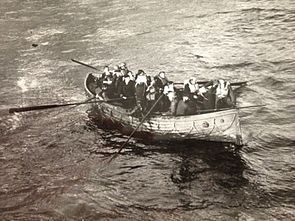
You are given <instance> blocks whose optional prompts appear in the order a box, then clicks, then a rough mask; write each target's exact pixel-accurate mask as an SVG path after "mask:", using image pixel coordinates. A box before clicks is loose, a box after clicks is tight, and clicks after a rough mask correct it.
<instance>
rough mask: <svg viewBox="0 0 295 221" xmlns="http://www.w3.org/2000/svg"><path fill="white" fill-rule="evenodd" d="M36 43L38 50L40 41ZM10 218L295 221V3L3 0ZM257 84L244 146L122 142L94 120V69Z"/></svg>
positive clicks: (3, 135) (0, 194) (0, 153)
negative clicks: (86, 83)
mask: <svg viewBox="0 0 295 221" xmlns="http://www.w3.org/2000/svg"><path fill="white" fill-rule="evenodd" d="M33 44H34V46H36V47H34V46H33ZM0 52H1V53H0V64H1V65H0V102H1V103H0V105H1V106H0V165H1V171H0V220H228V221H231V220H240V221H244V220H245V221H252V220H295V185H294V183H295V182H294V180H295V172H294V171H295V157H294V156H295V149H294V147H295V142H294V139H295V135H294V130H295V120H294V119H295V101H294V97H295V96H294V95H295V90H294V81H295V80H294V79H295V77H294V76H295V75H294V72H295V1H294V0H273V1H271V0H260V1H258V0H236V1H234V0H226V1H225V0H209V1H208V0H207V1H205V0H196V1H189V0H187V1H184V0H177V1H176V0H163V1H155V0H133V1H131V0H114V1H112V0H60V1H49V0H38V1H37V0H1V1H0ZM71 58H74V59H77V60H80V61H83V62H85V63H88V64H91V65H93V66H95V67H97V68H101V67H102V66H103V65H105V64H109V65H111V66H112V65H115V64H117V63H119V62H122V61H125V62H126V63H127V64H128V66H129V68H130V69H131V70H133V71H136V70H138V69H143V70H145V71H146V72H147V73H148V74H151V75H155V74H157V73H158V72H159V71H160V70H165V71H166V72H167V75H168V77H169V78H170V79H171V80H174V81H178V82H182V81H183V80H185V79H186V78H187V77H189V76H192V75H195V76H196V77H197V78H198V79H199V80H206V79H215V78H223V79H227V80H230V81H233V82H235V81H248V82H249V83H248V86H247V87H244V88H242V89H241V90H240V94H239V98H238V103H239V106H247V105H260V104H267V106H266V107H260V108H254V109H242V110H241V123H242V132H243V140H244V143H245V145H244V146H243V147H242V149H241V150H240V151H239V152H237V153H233V152H229V151H227V150H225V149H224V148H223V147H222V146H221V145H213V144H200V143H195V142H182V143H181V142H179V143H175V142H173V143H172V142H171V143H150V142H138V141H136V140H131V142H130V144H129V145H127V147H126V148H125V149H124V151H123V152H122V154H120V155H119V156H118V157H117V158H116V159H115V160H114V161H113V162H112V163H111V164H110V165H108V166H106V164H105V161H103V160H104V159H105V158H106V157H108V156H110V155H111V154H112V153H114V152H116V151H117V150H118V148H119V147H120V145H121V144H122V143H123V142H124V141H125V140H126V136H122V135H120V134H119V133H116V132H114V131H105V130H102V129H100V128H99V127H96V126H95V125H94V123H93V122H92V121H91V120H90V119H89V117H88V115H87V110H88V109H89V108H90V107H89V106H87V105H84V106H83V105H80V106H78V107H68V108H61V109H52V110H48V111H39V112H28V113H23V114H14V115H11V114H8V113H7V108H10V107H15V106H22V105H23V106H27V105H40V104H50V103H62V102H77V101H83V100H85V99H86V96H85V93H84V90H83V80H84V78H85V76H86V74H87V73H89V72H90V71H92V70H91V69H89V68H87V67H84V66H81V65H78V64H75V63H73V62H71V60H70V59H71Z"/></svg>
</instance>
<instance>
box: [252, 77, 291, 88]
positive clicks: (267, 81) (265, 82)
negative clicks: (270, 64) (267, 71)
mask: <svg viewBox="0 0 295 221" xmlns="http://www.w3.org/2000/svg"><path fill="white" fill-rule="evenodd" d="M286 82H287V81H286V80H285V81H283V80H279V79H277V78H275V77H265V78H262V79H261V80H260V81H259V82H257V83H256V85H257V86H263V87H266V86H267V87H271V88H276V89H279V88H282V87H284V84H285V83H286Z"/></svg>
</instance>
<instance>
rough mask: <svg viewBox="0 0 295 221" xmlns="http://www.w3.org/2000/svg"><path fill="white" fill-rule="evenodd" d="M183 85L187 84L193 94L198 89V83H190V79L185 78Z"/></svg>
mask: <svg viewBox="0 0 295 221" xmlns="http://www.w3.org/2000/svg"><path fill="white" fill-rule="evenodd" d="M183 85H184V86H185V85H188V87H189V90H190V93H192V94H195V93H197V92H198V91H199V84H198V83H195V84H192V83H190V80H185V81H184V83H183Z"/></svg>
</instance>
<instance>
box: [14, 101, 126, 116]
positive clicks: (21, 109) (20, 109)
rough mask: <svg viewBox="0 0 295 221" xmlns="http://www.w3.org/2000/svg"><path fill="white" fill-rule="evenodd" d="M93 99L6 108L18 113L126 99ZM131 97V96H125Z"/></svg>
mask: <svg viewBox="0 0 295 221" xmlns="http://www.w3.org/2000/svg"><path fill="white" fill-rule="evenodd" d="M93 99H95V97H92V98H90V99H88V100H86V101H83V102H74V103H67V104H45V105H37V106H28V107H15V108H10V109H8V112H9V113H11V114H13V113H19V112H27V111H35V110H46V109H52V108H58V107H67V106H73V105H82V104H91V103H99V102H112V101H120V100H126V99H123V98H115V99H109V100H97V101H91V100H93ZM127 99H131V98H127Z"/></svg>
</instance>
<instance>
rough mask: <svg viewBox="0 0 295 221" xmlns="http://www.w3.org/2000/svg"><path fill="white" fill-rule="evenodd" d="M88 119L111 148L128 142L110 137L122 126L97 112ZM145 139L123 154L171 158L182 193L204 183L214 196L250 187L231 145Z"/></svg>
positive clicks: (174, 181)
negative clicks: (220, 191)
mask: <svg viewBox="0 0 295 221" xmlns="http://www.w3.org/2000/svg"><path fill="white" fill-rule="evenodd" d="M88 116H89V119H90V121H89V124H90V125H92V127H98V128H101V129H104V131H105V133H106V135H105V136H103V138H104V140H105V142H106V145H107V146H109V147H110V146H112V147H115V148H116V149H117V148H119V147H120V146H121V145H122V144H123V143H124V142H125V141H126V139H127V136H123V135H120V134H119V133H118V134H114V133H113V132H111V133H110V130H113V129H116V130H118V128H119V129H121V128H120V125H118V124H116V123H115V124H112V122H110V121H106V120H105V119H102V118H101V116H100V115H97V110H96V109H95V108H94V109H93V108H92V109H90V110H88ZM94 125H95V126H94ZM121 132H122V131H121ZM128 132H129V131H128ZM127 134H128V133H127ZM129 134H130V132H129ZM139 135H140V134H139ZM114 136H115V137H114ZM116 137H117V139H116ZM122 138H123V139H122ZM141 138H142V137H141ZM145 138H146V139H139V140H138V142H131V143H130V144H129V145H128V148H127V149H128V150H127V151H125V152H124V153H122V154H123V155H124V154H133V155H134V154H135V155H140V156H142V155H150V154H160V155H161V154H162V156H163V157H167V155H168V156H171V160H170V162H172V165H173V166H172V172H171V175H170V179H171V181H172V182H173V183H174V184H175V185H177V186H178V187H179V188H180V189H183V188H184V189H186V188H189V189H190V188H191V185H192V184H196V183H198V184H197V185H199V184H200V183H201V186H199V187H200V189H201V190H203V191H210V192H211V191H213V190H214V189H215V190H217V189H219V188H224V189H239V188H241V187H243V186H245V185H247V183H248V180H247V179H245V178H244V177H243V172H244V170H245V168H246V164H245V162H244V160H243V159H242V158H241V156H240V154H239V151H233V149H232V148H231V147H230V145H228V144H223V143H218V142H201V141H196V140H185V141H183V140H182V141H175V140H173V141H158V140H152V139H149V137H145ZM170 166H171V165H170ZM195 182H196V183H195Z"/></svg>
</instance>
